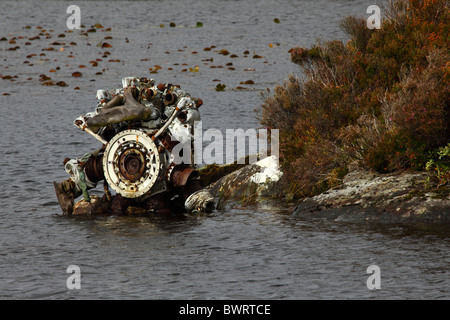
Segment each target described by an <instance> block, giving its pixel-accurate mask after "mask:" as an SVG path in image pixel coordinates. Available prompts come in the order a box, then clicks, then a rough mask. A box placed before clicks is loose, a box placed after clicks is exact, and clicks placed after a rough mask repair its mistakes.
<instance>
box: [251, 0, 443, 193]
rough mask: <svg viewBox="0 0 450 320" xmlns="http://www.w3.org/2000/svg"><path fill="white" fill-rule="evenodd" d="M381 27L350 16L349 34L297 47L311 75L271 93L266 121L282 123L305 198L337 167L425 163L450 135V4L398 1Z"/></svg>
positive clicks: (290, 177) (293, 177)
mask: <svg viewBox="0 0 450 320" xmlns="http://www.w3.org/2000/svg"><path fill="white" fill-rule="evenodd" d="M382 12H383V16H384V17H385V18H384V19H383V21H382V27H381V29H380V30H376V29H374V30H370V29H368V28H367V27H366V23H365V19H358V18H354V17H348V18H346V19H344V20H343V21H342V22H341V27H342V29H343V30H344V31H345V32H347V33H348V35H349V36H350V40H349V41H348V42H347V43H343V42H341V41H329V42H319V43H317V44H316V45H314V46H313V47H311V48H300V47H295V48H292V49H291V50H290V51H289V53H290V55H291V61H292V62H293V63H295V64H297V65H299V66H300V68H301V71H302V77H300V78H299V77H297V76H294V75H290V76H289V78H288V79H287V80H286V81H285V82H284V83H283V85H279V86H276V87H275V88H274V90H273V92H272V91H271V90H268V91H267V92H266V93H265V94H264V102H263V104H262V105H261V108H259V110H258V112H259V118H260V122H261V124H263V125H264V126H266V127H268V128H277V129H280V156H281V157H280V160H281V161H280V162H281V165H282V167H283V168H284V170H285V172H287V173H288V174H287V175H285V176H286V177H287V178H285V179H286V185H287V186H289V188H290V190H291V191H292V185H295V188H296V190H295V193H296V194H297V195H299V196H307V195H312V194H315V193H317V192H321V191H323V190H325V189H327V188H329V187H334V186H336V185H337V184H338V182H339V181H340V179H339V178H336V174H335V173H336V172H346V171H347V170H348V168H349V167H352V168H353V167H355V166H359V167H363V168H366V169H372V170H376V171H378V172H392V171H396V170H409V169H414V170H423V169H425V164H426V163H427V161H428V160H429V159H430V158H429V154H430V152H433V150H436V149H437V148H440V147H443V146H445V145H446V144H447V143H449V142H450V140H449V137H450V115H449V112H450V110H449V108H450V106H449V101H450V99H449V98H450V97H449V90H448V88H449V87H450V86H449V78H450V62H449V46H448V39H449V24H448V21H449V18H450V16H449V8H448V1H444V0H397V1H389V2H388V3H387V4H386V6H385V7H384V8H383V11H382Z"/></svg>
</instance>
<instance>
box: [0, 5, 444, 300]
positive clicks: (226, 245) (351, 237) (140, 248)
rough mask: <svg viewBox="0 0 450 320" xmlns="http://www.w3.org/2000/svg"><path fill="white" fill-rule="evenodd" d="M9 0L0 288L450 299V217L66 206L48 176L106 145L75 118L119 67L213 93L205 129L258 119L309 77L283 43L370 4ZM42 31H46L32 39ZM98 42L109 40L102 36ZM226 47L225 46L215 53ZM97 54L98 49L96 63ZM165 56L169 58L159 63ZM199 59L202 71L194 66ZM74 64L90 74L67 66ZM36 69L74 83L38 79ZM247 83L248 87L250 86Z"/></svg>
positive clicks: (61, 295) (63, 294)
mask: <svg viewBox="0 0 450 320" xmlns="http://www.w3.org/2000/svg"><path fill="white" fill-rule="evenodd" d="M0 4H1V5H2V9H3V10H4V12H3V15H2V19H1V20H0V38H2V37H5V38H6V39H7V40H6V41H0V74H2V76H3V77H4V76H7V75H10V76H11V77H12V79H8V77H7V78H6V79H0V94H2V95H0V107H1V118H0V119H1V120H0V121H1V123H0V132H1V140H0V150H2V152H1V160H2V165H1V166H0V179H1V180H0V181H1V185H0V194H1V195H2V205H1V207H0V232H1V237H0V241H1V250H0V298H2V299H11V298H12V299H22V298H25V299H71V298H73V299H356V298H367V299H373V298H377V299H448V298H450V294H449V289H450V281H449V262H450V258H449V248H450V238H449V237H448V229H445V228H438V227H435V228H429V227H427V226H413V227H406V226H377V225H370V224H367V225H361V224H357V225H353V224H343V223H339V222H335V221H322V220H305V219H300V218H298V217H294V216H292V215H291V213H290V211H289V210H286V209H281V208H275V207H271V206H265V205H263V204H260V205H258V206H254V207H247V208H243V209H242V208H241V209H239V208H235V209H228V210H222V211H216V212H214V213H212V214H209V215H201V216H191V217H172V218H131V217H96V218H79V217H78V218H76V217H73V218H68V217H64V216H61V212H60V208H59V206H58V204H57V202H56V197H55V194H54V190H53V185H52V182H53V181H61V180H63V179H66V178H67V176H66V174H65V172H64V170H63V167H62V164H61V163H62V159H64V158H65V157H80V156H81V155H83V154H84V153H85V152H89V151H91V150H93V149H95V148H97V147H98V144H97V142H96V141H95V140H94V139H93V138H91V137H90V136H89V135H87V134H84V133H82V132H81V131H79V130H78V129H77V128H76V127H74V126H73V125H72V123H73V120H74V119H75V118H76V117H78V116H79V115H81V114H84V113H86V112H89V111H92V110H93V109H94V108H95V106H96V103H97V101H96V99H95V93H96V90H97V89H114V88H118V87H120V86H121V78H123V77H125V76H151V77H153V78H155V79H156V80H157V81H158V82H172V83H175V84H179V85H181V87H182V88H183V89H185V90H187V91H188V92H190V93H191V94H192V95H193V96H198V97H201V98H202V99H203V101H204V106H202V109H201V112H202V119H203V129H204V130H206V129H208V128H218V129H220V130H222V131H224V130H225V129H227V128H230V129H237V128H243V129H247V128H257V127H258V120H257V118H256V116H255V113H254V108H256V107H258V106H259V105H260V104H261V102H262V99H261V95H260V92H263V91H265V89H266V88H272V89H273V87H274V86H276V85H277V84H282V83H283V81H284V80H285V79H286V78H287V77H288V75H289V74H291V73H294V74H299V69H298V68H297V66H296V65H294V64H292V63H290V60H289V54H288V50H289V49H290V48H291V47H293V46H310V45H312V44H314V43H315V41H316V39H317V38H321V39H324V40H331V39H341V40H345V39H346V37H345V35H344V34H343V33H342V32H341V31H340V29H339V27H338V22H339V20H340V19H342V18H343V17H345V16H347V15H349V14H355V15H358V16H367V15H366V13H365V12H366V8H367V6H369V5H371V4H373V3H371V2H370V3H369V2H366V1H362V0H359V1H346V0H342V1H324V0H315V1H309V0H304V1H287V0H284V1H206V0H205V1H130V2H124V1H104V2H103V1H76V2H72V1H70V2H69V1H2V2H0ZM71 4H76V5H78V6H79V7H80V9H81V23H82V24H83V25H84V27H83V31H84V32H85V31H87V30H89V29H91V26H93V25H95V24H96V23H99V24H101V25H102V26H103V27H104V28H97V29H96V32H89V33H87V32H86V33H85V34H83V33H82V31H81V30H75V31H74V32H73V33H68V32H67V31H68V30H67V27H66V19H67V18H68V16H69V14H66V8H67V7H68V6H69V5H71ZM275 18H278V19H279V20H280V23H274V19H275ZM170 22H174V23H175V24H176V27H173V28H171V27H169V24H170ZM197 22H202V23H203V27H200V28H197V27H196V24H197ZM161 24H164V27H163V28H162V27H161V26H160V25H161ZM27 26H29V28H27ZM36 27H42V29H37V28H36ZM107 28H111V29H110V31H108V30H107ZM43 30H45V31H43ZM59 35H64V37H62V36H61V37H59ZM36 36H39V38H40V39H33V40H31V39H32V38H34V37H36ZM14 37H15V39H13V40H14V41H15V43H14V41H11V39H12V38H14ZM105 37H112V38H111V39H108V38H107V39H105ZM104 42H107V43H109V44H110V45H111V46H112V47H109V48H102V47H101V44H102V43H104ZM27 43H28V44H27ZM74 43H76V44H74ZM16 46H18V47H19V48H16V50H9V49H11V48H14V47H16ZM211 46H215V47H214V48H211ZM50 47H53V48H54V49H55V50H54V51H50V50H47V49H48V48H50ZM205 48H210V49H211V50H210V51H205V50H204V49H205ZM222 49H226V50H228V51H229V52H230V54H229V55H227V56H224V55H221V54H219V50H222ZM106 51H108V52H110V54H109V55H108V54H106ZM245 51H248V52H249V53H248V54H244V52H245ZM42 53H44V54H45V55H41V54H42ZM32 54H36V55H35V56H30V55H32ZM105 54H106V57H104V56H105ZM232 54H235V55H237V57H235V58H232V57H231V55H232ZM255 55H258V56H261V57H262V58H254V56H255ZM96 59H101V61H97V62H98V66H96V67H93V66H92V65H93V63H91V61H95V60H96ZM111 60H113V61H111ZM117 60H119V61H117ZM229 63H232V65H227V64H229ZM80 65H86V68H81V67H80ZM155 66H160V67H161V69H159V70H158V72H157V73H155V74H150V73H149V68H154V67H155ZM195 66H198V67H199V71H198V72H192V71H190V69H191V68H192V69H194V68H195ZM58 67H59V68H58ZM170 68H171V69H172V70H170ZM229 68H234V70H233V69H229ZM50 70H55V71H56V72H50ZM75 71H80V72H82V74H83V76H82V77H80V78H74V77H72V73H73V72H75ZM97 72H101V73H102V74H96V73H97ZM41 74H45V75H47V76H50V77H51V78H52V80H54V81H55V82H57V81H64V82H66V83H67V84H68V86H67V87H59V86H43V85H41V82H40V81H39V77H40V75H41ZM15 76H16V77H15ZM215 80H218V81H215ZM246 80H253V81H254V84H252V85H242V84H240V83H241V82H243V81H246ZM218 83H222V84H225V85H226V88H225V91H223V92H216V91H215V87H216V85H217V84H218ZM238 86H242V87H245V88H246V89H245V90H238V89H237V87H238ZM75 87H79V90H75V89H74V88H75ZM6 93H7V94H8V95H4V94H6ZM98 192H99V191H98ZM70 265H78V266H79V267H80V269H81V289H80V290H76V289H75V290H69V289H67V287H66V280H67V278H68V276H69V274H67V273H66V269H67V267H68V266H70ZM370 265H378V266H379V267H380V270H381V289H379V290H369V289H368V288H367V286H366V280H367V278H368V277H369V274H367V273H366V270H367V267H369V266H370Z"/></svg>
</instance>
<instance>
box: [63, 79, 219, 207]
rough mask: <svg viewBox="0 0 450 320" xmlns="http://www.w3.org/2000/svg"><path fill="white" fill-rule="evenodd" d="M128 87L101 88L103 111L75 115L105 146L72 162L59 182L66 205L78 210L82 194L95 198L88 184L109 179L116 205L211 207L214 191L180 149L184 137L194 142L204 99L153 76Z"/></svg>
mask: <svg viewBox="0 0 450 320" xmlns="http://www.w3.org/2000/svg"><path fill="white" fill-rule="evenodd" d="M122 85H123V88H121V89H117V90H115V91H112V92H111V91H106V90H99V91H98V92H97V98H98V99H99V100H100V102H99V104H98V105H97V108H96V110H95V111H94V112H90V113H87V114H85V115H84V116H80V117H79V118H77V119H76V120H75V125H76V126H77V127H78V128H80V129H81V130H83V131H85V132H87V133H89V134H90V135H92V136H93V137H94V138H95V139H97V140H98V141H100V142H102V147H101V148H100V149H99V150H97V151H95V152H92V153H88V154H85V155H84V156H83V157H82V158H81V159H72V160H70V159H66V160H65V161H64V165H65V168H66V171H67V172H68V173H69V174H70V178H69V179H67V180H66V181H63V182H61V183H55V189H56V194H57V197H58V201H59V203H60V205H61V208H62V209H63V211H64V212H65V213H67V214H70V213H71V212H72V210H73V202H74V199H75V198H76V197H78V196H80V195H83V199H84V200H85V201H90V196H89V193H88V190H89V189H92V188H95V187H96V185H97V183H98V182H99V181H102V180H103V181H104V189H105V196H106V199H107V200H108V201H109V202H110V207H111V208H112V210H113V211H114V210H116V211H124V210H125V209H126V208H127V207H129V206H140V207H142V208H145V209H147V210H153V211H158V210H160V209H164V208H167V207H173V204H174V203H176V204H178V206H179V207H181V208H183V209H184V210H185V211H193V210H199V211H211V210H212V209H213V208H214V201H213V197H212V196H211V194H210V193H209V192H208V191H207V190H205V189H204V188H202V186H201V184H200V181H199V178H198V172H197V171H196V170H195V168H194V165H193V164H191V163H190V164H184V163H177V161H174V160H175V157H174V155H173V154H172V150H173V148H174V147H175V146H176V145H177V144H178V143H184V144H186V143H189V144H191V146H192V144H193V127H194V122H195V121H200V112H199V110H198V108H199V107H200V106H201V104H202V101H201V99H195V98H192V97H191V96H190V95H189V94H188V93H186V92H185V91H183V90H181V89H180V88H179V87H178V86H174V85H172V84H161V83H160V84H158V85H155V81H154V80H153V79H146V78H132V77H129V78H124V79H123V80H122ZM109 188H111V189H112V190H113V191H114V192H115V194H116V195H115V196H114V198H111V194H110V192H109Z"/></svg>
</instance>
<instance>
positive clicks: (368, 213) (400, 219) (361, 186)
mask: <svg viewBox="0 0 450 320" xmlns="http://www.w3.org/2000/svg"><path fill="white" fill-rule="evenodd" d="M427 177H428V174H427V173H426V172H418V173H417V172H415V173H401V174H385V175H382V174H377V173H373V172H368V171H362V170H357V171H353V172H351V173H349V174H347V175H346V176H345V177H344V179H343V183H342V185H341V186H340V187H338V188H334V189H331V190H328V191H326V192H324V193H322V194H320V195H317V196H315V197H312V198H306V199H304V200H303V201H302V202H301V203H300V204H299V205H297V206H296V208H295V209H294V213H293V214H294V215H296V216H303V217H315V218H325V219H331V220H337V221H349V222H356V221H375V222H381V223H433V224H435V223H450V188H448V186H447V187H443V188H440V189H438V190H432V189H430V190H428V189H429V188H427V187H426V182H427Z"/></svg>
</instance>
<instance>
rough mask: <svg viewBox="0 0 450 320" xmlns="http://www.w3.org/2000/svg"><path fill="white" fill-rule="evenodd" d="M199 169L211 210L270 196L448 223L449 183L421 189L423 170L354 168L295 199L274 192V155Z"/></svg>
mask: <svg viewBox="0 0 450 320" xmlns="http://www.w3.org/2000/svg"><path fill="white" fill-rule="evenodd" d="M199 173H200V176H201V177H203V179H205V181H208V186H207V187H206V189H208V190H209V192H210V193H211V194H212V195H213V196H214V197H215V199H216V207H217V209H223V208H227V207H232V206H236V205H237V206H245V205H248V204H254V203H260V202H266V201H273V202H275V203H277V204H278V205H280V206H284V207H287V206H291V207H293V208H294V209H293V215H294V216H298V217H309V218H320V219H327V220H336V221H344V222H368V221H373V222H380V223H431V224H446V223H450V187H449V186H444V187H441V188H439V189H432V188H427V178H428V173H427V172H413V173H407V172H405V173H400V174H384V175H383V174H378V173H374V172H369V171H364V170H355V171H352V172H350V173H348V174H347V175H346V176H345V177H344V178H343V180H342V184H341V185H340V186H339V187H336V188H333V189H330V190H328V191H326V192H324V193H322V194H319V195H317V196H314V197H311V198H305V199H303V200H300V201H301V202H300V203H299V202H296V203H292V201H287V200H286V199H284V198H283V197H281V196H280V188H279V185H278V183H279V181H280V178H281V177H282V175H283V172H281V171H280V168H279V165H278V161H276V159H275V158H274V157H267V158H265V159H262V160H260V161H258V162H256V163H253V164H247V165H239V166H236V165H235V164H231V165H223V166H207V167H204V168H200V169H199ZM212 176H214V178H213V179H211V177H212ZM94 199H95V200H100V199H97V198H95V197H94ZM95 203H97V202H96V201H94V204H95ZM101 203H102V202H101V201H99V202H98V203H97V205H92V204H91V205H89V204H88V203H84V201H83V200H80V201H79V202H78V203H76V204H75V211H74V214H78V215H79V214H81V215H83V214H95V213H94V212H96V213H101V212H104V211H105V208H102V205H101ZM94 208H95V210H93V209H94Z"/></svg>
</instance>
